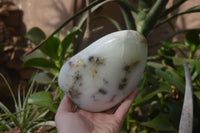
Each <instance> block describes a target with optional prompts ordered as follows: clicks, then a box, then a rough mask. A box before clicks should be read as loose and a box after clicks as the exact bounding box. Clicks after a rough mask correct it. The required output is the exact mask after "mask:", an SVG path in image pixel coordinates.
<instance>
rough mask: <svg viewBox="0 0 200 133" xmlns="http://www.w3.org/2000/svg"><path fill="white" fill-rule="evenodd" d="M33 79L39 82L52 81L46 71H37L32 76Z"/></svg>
mask: <svg viewBox="0 0 200 133" xmlns="http://www.w3.org/2000/svg"><path fill="white" fill-rule="evenodd" d="M32 80H33V81H36V82H37V83H39V84H49V83H51V82H52V78H50V77H49V76H48V74H47V73H45V72H41V73H37V74H35V75H34V76H33V78H32Z"/></svg>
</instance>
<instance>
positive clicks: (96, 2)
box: [25, 0, 105, 55]
mask: <svg viewBox="0 0 200 133" xmlns="http://www.w3.org/2000/svg"><path fill="white" fill-rule="evenodd" d="M104 1H105V0H96V1H94V2H92V3H91V4H90V5H88V6H87V7H85V8H83V9H82V10H80V11H79V12H77V13H76V14H74V15H73V16H71V17H70V18H69V19H67V20H66V21H65V22H63V24H61V25H60V26H59V27H58V28H57V29H56V30H55V31H54V32H53V33H52V34H51V35H50V36H48V38H46V39H45V40H44V41H42V42H41V43H39V44H38V45H37V46H36V47H35V48H33V49H32V50H30V51H28V52H27V53H25V55H28V54H30V53H32V52H33V51H35V50H36V49H38V48H39V47H40V46H42V45H43V44H44V43H45V42H46V41H47V40H49V39H50V38H51V37H53V35H54V34H56V33H57V32H59V31H60V30H61V29H62V28H63V27H64V26H65V25H67V24H68V23H69V22H71V21H72V20H73V19H75V18H76V17H77V16H79V15H81V14H82V13H84V12H85V11H87V10H89V9H91V8H92V7H94V6H95V5H97V4H99V3H101V2H104Z"/></svg>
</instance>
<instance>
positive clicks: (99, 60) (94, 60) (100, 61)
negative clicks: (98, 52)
mask: <svg viewBox="0 0 200 133" xmlns="http://www.w3.org/2000/svg"><path fill="white" fill-rule="evenodd" d="M88 61H89V62H91V63H93V64H95V65H102V64H104V60H103V59H102V58H100V57H95V56H89V57H88Z"/></svg>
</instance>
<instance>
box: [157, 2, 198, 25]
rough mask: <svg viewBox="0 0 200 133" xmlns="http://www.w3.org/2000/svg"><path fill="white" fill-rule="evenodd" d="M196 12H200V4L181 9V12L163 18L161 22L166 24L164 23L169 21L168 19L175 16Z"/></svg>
mask: <svg viewBox="0 0 200 133" xmlns="http://www.w3.org/2000/svg"><path fill="white" fill-rule="evenodd" d="M195 12H200V6H195V7H192V8H189V9H187V10H184V11H181V12H179V13H177V14H175V15H173V16H171V17H169V18H167V19H165V20H163V21H162V22H161V23H160V24H164V23H166V22H168V21H170V20H172V19H173V18H176V17H178V16H180V15H184V14H188V13H195ZM160 24H159V25H160Z"/></svg>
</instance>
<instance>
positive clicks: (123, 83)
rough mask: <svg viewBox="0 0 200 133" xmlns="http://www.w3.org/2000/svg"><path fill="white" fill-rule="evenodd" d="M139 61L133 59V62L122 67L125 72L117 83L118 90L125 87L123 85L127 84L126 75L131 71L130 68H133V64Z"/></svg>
mask: <svg viewBox="0 0 200 133" xmlns="http://www.w3.org/2000/svg"><path fill="white" fill-rule="evenodd" d="M139 62H140V61H135V62H133V63H131V64H129V65H125V66H124V67H123V71H124V72H125V77H124V78H123V79H122V80H121V81H120V83H119V87H118V88H119V90H123V89H125V87H126V86H127V84H128V79H127V77H128V76H129V75H130V73H131V70H132V69H133V67H134V66H135V65H137V64H138V63H139Z"/></svg>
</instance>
